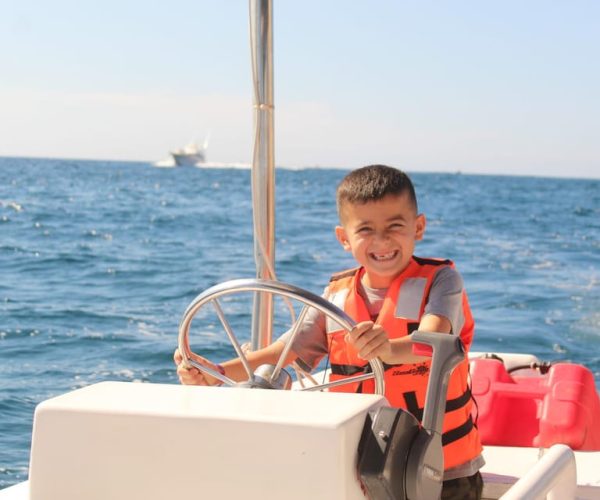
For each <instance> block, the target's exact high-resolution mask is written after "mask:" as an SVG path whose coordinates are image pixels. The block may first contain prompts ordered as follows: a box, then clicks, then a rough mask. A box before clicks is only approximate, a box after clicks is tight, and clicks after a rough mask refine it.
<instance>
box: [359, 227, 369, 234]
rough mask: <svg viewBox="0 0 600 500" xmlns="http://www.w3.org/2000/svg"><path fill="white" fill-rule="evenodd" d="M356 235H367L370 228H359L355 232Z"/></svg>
mask: <svg viewBox="0 0 600 500" xmlns="http://www.w3.org/2000/svg"><path fill="white" fill-rule="evenodd" d="M356 232H357V233H369V232H371V228H370V227H359V228H358V229H357V231H356Z"/></svg>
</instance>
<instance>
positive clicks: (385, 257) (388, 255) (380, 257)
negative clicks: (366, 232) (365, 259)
mask: <svg viewBox="0 0 600 500" xmlns="http://www.w3.org/2000/svg"><path fill="white" fill-rule="evenodd" d="M394 255H396V252H388V253H379V254H377V253H374V254H373V257H374V258H375V259H376V260H388V259H391V258H392V257H394Z"/></svg>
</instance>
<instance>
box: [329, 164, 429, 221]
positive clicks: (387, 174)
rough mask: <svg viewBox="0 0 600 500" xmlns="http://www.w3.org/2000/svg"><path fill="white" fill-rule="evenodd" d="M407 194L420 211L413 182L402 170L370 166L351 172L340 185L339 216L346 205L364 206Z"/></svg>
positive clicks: (337, 197) (337, 196) (337, 194)
mask: <svg viewBox="0 0 600 500" xmlns="http://www.w3.org/2000/svg"><path fill="white" fill-rule="evenodd" d="M404 193H406V194H407V195H408V197H409V199H410V201H411V202H412V204H413V205H414V207H415V212H417V211H418V206H417V195H416V194H415V188H414V186H413V183H412V181H411V180H410V178H409V177H408V175H406V174H405V173H404V172H403V171H402V170H398V169H397V168H394V167H388V166H387V165H368V166H366V167H362V168H358V169H356V170H353V171H352V172H350V173H349V174H348V175H346V177H344V178H343V179H342V182H340V183H339V185H338V187H337V192H336V201H337V210H338V214H339V215H340V218H341V215H342V212H341V209H342V205H343V204H344V203H352V204H359V205H363V204H365V203H368V202H370V201H378V200H381V199H382V198H384V197H385V196H387V195H395V196H400V195H403V194H404Z"/></svg>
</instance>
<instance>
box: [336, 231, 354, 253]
mask: <svg viewBox="0 0 600 500" xmlns="http://www.w3.org/2000/svg"><path fill="white" fill-rule="evenodd" d="M335 237H336V238H337V240H338V241H339V242H340V245H342V247H343V248H344V250H346V251H347V252H349V251H350V250H351V248H350V243H348V235H347V234H346V230H345V229H344V228H343V227H342V226H335Z"/></svg>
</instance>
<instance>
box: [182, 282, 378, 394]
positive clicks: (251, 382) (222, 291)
mask: <svg viewBox="0 0 600 500" xmlns="http://www.w3.org/2000/svg"><path fill="white" fill-rule="evenodd" d="M241 292H263V293H269V294H271V295H280V296H283V297H288V298H290V299H292V300H296V301H298V302H300V303H302V304H304V308H303V309H302V312H301V313H300V315H299V317H298V319H297V321H296V322H295V323H294V326H293V327H292V333H291V335H292V337H294V336H295V335H296V333H297V330H299V328H300V326H301V324H302V321H303V319H304V316H305V315H306V312H307V311H308V310H309V308H311V307H312V308H315V309H317V310H319V311H320V312H322V313H323V314H325V316H327V317H328V318H330V319H331V320H333V321H334V322H336V323H337V324H338V325H340V326H341V327H342V328H343V329H344V330H347V331H350V330H351V329H352V328H353V327H354V326H355V324H356V323H355V321H354V320H353V319H352V318H350V316H348V315H347V314H346V313H345V312H344V311H342V310H341V309H340V308H338V307H337V306H335V305H334V304H332V303H331V302H329V301H327V300H326V299H324V298H323V297H320V296H318V295H315V294H313V293H311V292H308V291H306V290H303V289H302V288H299V287H296V286H293V285H289V284H287V283H282V282H280V281H271V280H261V279H237V280H231V281H225V282H223V283H220V284H218V285H215V286H213V287H211V288H208V289H207V290H205V291H204V292H202V293H201V294H200V295H198V296H197V297H196V298H195V299H194V300H193V301H192V302H191V304H190V305H189V306H188V307H187V309H186V310H185V312H184V314H183V318H182V320H181V323H180V324H179V339H178V340H179V351H180V353H181V356H182V358H183V363H184V364H185V365H186V366H193V367H194V368H197V369H198V370H200V371H202V372H204V373H206V374H207V375H210V376H211V377H214V378H216V379H218V380H220V381H221V382H222V383H223V384H224V385H227V386H245V387H258V388H266V389H286V388H289V387H290V385H291V378H290V376H289V374H288V373H287V372H286V371H285V370H283V364H284V362H285V359H286V357H287V355H288V353H289V350H290V348H291V344H292V342H291V339H290V341H289V342H287V344H286V348H284V350H283V351H282V353H281V355H280V356H279V360H278V361H277V364H276V365H263V366H261V367H259V368H258V369H257V370H256V372H253V371H252V369H251V367H250V364H249V363H248V360H247V358H246V356H245V354H244V352H243V350H242V347H241V346H240V343H239V342H238V340H237V338H236V336H235V334H234V333H233V330H232V329H231V326H230V325H229V323H228V321H227V319H226V317H225V314H224V313H223V310H222V309H221V306H220V304H219V301H218V300H217V299H218V298H219V297H222V296H225V295H232V294H236V293H241ZM209 302H210V303H211V304H212V305H213V306H214V308H215V310H216V313H217V315H218V316H219V319H220V320H221V324H222V325H223V328H224V330H225V332H226V333H227V336H228V338H229V341H230V342H231V345H232V346H233V348H234V349H235V351H236V353H237V355H238V356H239V358H240V360H241V362H242V364H243V366H244V369H245V370H246V373H247V374H248V379H247V380H246V381H245V382H241V383H239V382H236V381H234V380H232V379H230V378H229V377H227V376H225V375H223V374H221V373H220V372H219V371H217V370H213V369H212V368H210V367H208V366H204V365H202V364H200V363H198V362H197V361H195V360H194V359H193V358H192V354H194V353H193V352H192V351H191V349H190V342H189V334H190V325H191V323H192V319H193V318H194V316H195V315H196V313H197V312H198V311H199V310H200V309H201V308H202V307H203V306H204V305H205V304H207V303H209ZM369 364H370V367H371V373H365V374H362V375H357V376H354V377H348V378H344V379H342V380H338V381H335V382H329V383H324V384H316V385H313V386H310V387H304V388H302V389H300V390H307V391H318V390H324V389H328V388H330V387H334V386H340V385H346V384H351V383H356V382H361V381H363V380H367V379H375V394H379V395H383V393H384V391H385V382H384V375H383V373H384V370H383V364H382V362H381V360H379V359H378V358H375V359H373V360H371V361H369Z"/></svg>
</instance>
